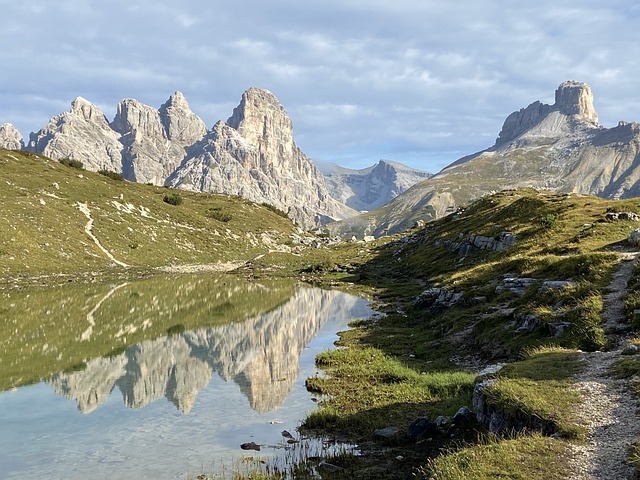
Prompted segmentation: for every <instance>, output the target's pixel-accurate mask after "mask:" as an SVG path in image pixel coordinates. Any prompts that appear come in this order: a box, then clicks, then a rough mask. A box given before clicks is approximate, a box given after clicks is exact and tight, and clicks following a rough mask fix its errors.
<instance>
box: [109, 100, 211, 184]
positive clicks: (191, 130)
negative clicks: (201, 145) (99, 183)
mask: <svg viewBox="0 0 640 480" xmlns="http://www.w3.org/2000/svg"><path fill="white" fill-rule="evenodd" d="M111 126H112V128H113V129H114V130H115V131H116V132H118V133H119V134H120V135H121V137H120V142H121V143H122V144H123V146H124V149H123V151H122V173H123V175H124V177H125V178H128V179H130V180H133V181H136V182H141V183H153V184H156V185H162V184H163V183H164V181H165V180H166V179H167V177H169V175H171V173H173V172H174V171H175V169H176V168H177V167H178V165H179V164H180V163H181V162H182V160H183V159H184V157H185V155H186V151H185V147H186V146H189V145H191V144H193V143H195V142H196V141H198V140H200V139H201V138H202V137H203V136H204V135H205V134H206V131H207V129H206V127H205V125H204V122H203V121H202V120H201V119H200V118H198V117H197V116H196V115H195V114H194V113H193V112H192V111H191V110H190V108H189V104H188V103H187V101H186V100H185V98H184V96H183V95H182V94H181V93H180V92H176V93H175V95H173V96H172V97H171V98H169V100H168V101H167V102H166V103H165V104H164V105H162V107H160V110H156V109H155V108H153V107H150V106H148V105H144V104H142V103H140V102H138V101H137V100H132V99H126V100H123V101H122V102H120V103H119V104H118V110H117V113H116V116H115V118H114V120H113V123H112V125H111Z"/></svg>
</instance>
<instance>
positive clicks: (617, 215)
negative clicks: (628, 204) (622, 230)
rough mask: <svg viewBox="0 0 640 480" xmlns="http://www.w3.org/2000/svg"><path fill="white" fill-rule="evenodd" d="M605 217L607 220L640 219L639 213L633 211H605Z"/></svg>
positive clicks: (633, 220) (632, 220) (634, 220)
mask: <svg viewBox="0 0 640 480" xmlns="http://www.w3.org/2000/svg"><path fill="white" fill-rule="evenodd" d="M605 219H606V220H607V221H609V222H614V221H617V220H626V221H630V222H638V221H640V215H638V214H637V213H634V212H607V214H606V215H605Z"/></svg>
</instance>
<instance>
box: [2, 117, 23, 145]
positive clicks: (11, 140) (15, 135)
mask: <svg viewBox="0 0 640 480" xmlns="http://www.w3.org/2000/svg"><path fill="white" fill-rule="evenodd" d="M0 148H6V149H7V150H22V149H23V148H24V140H23V139H22V134H21V133H20V132H19V131H18V129H17V128H16V127H14V126H13V125H11V124H10V123H5V124H4V125H2V126H0Z"/></svg>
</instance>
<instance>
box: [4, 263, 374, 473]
mask: <svg viewBox="0 0 640 480" xmlns="http://www.w3.org/2000/svg"><path fill="white" fill-rule="evenodd" d="M371 313H372V312H371V310H370V309H369V307H368V304H367V302H366V301H365V300H363V299H361V298H358V297H354V296H352V295H348V294H345V293H341V292H338V291H329V290H321V289H318V288H309V287H304V286H300V285H296V284H293V283H291V282H288V281H272V282H269V281H265V282H247V281H245V280H243V279H240V278H235V277H231V276H204V275H199V276H168V277H154V278H152V279H147V280H143V281H137V282H132V283H122V284H113V285H90V286H66V287H64V288H49V289H33V290H24V291H15V292H14V291H12V292H0V334H1V336H0V388H1V389H2V391H1V392H0V478H3V479H19V478H20V479H21V478H47V479H63V478H64V479H86V478H94V479H96V478H98V479H100V478H105V479H106V478H108V479H118V478H123V479H125V478H127V479H128V478H186V477H187V475H188V474H195V475H197V474H198V473H201V472H202V471H205V472H207V473H214V472H215V471H216V470H219V469H220V468H223V467H222V466H223V465H224V468H225V469H229V468H230V467H232V466H233V465H238V463H239V462H241V460H242V459H243V457H248V456H251V457H256V456H261V457H269V456H274V455H276V456H277V455H279V454H282V452H283V450H285V447H286V446H287V444H286V442H285V440H286V439H285V438H283V436H282V435H281V432H282V431H283V430H285V429H286V430H287V431H289V432H291V433H292V434H293V435H294V436H295V437H297V436H298V434H297V432H296V430H295V429H296V427H297V426H298V425H299V423H300V421H301V420H302V419H303V418H304V417H305V415H306V414H307V413H308V412H310V411H311V410H312V409H313V408H315V405H316V404H315V403H314V399H313V396H312V395H311V394H310V393H309V392H307V391H306V389H305V387H304V381H305V378H307V377H309V376H313V375H315V374H316V373H317V371H316V368H315V366H314V358H315V355H317V354H318V353H319V352H321V351H323V350H326V349H328V348H331V347H332V345H333V342H334V341H335V340H336V338H337V336H336V332H338V331H340V330H343V329H344V328H345V327H346V326H347V324H348V323H349V322H350V321H352V320H354V319H356V318H365V317H367V316H369V315H370V314H371ZM246 442H255V443H256V444H259V445H261V447H262V448H261V451H260V452H259V453H258V452H255V451H249V452H245V451H243V450H241V449H240V445H241V444H242V443H246Z"/></svg>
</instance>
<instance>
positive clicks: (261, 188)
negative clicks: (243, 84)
mask: <svg viewBox="0 0 640 480" xmlns="http://www.w3.org/2000/svg"><path fill="white" fill-rule="evenodd" d="M167 184H169V185H171V186H173V187H178V188H185V189H188V190H197V191H209V192H221V193H227V194H229V195H240V196H242V197H245V198H248V199H250V200H253V201H255V202H258V203H263V202H266V203H269V204H271V205H273V206H275V207H277V208H279V209H280V210H283V211H285V212H287V213H288V215H289V217H290V218H292V219H293V220H294V221H295V222H297V223H299V224H301V225H303V226H306V227H312V226H316V225H320V224H323V223H326V222H327V221H330V220H333V219H341V218H346V217H349V216H352V215H354V214H355V213H356V212H354V211H352V210H351V209H349V208H348V207H345V206H344V205H342V204H340V203H339V202H337V201H336V200H334V199H333V198H332V197H331V196H330V195H329V192H328V190H327V187H326V184H325V181H324V178H323V176H322V174H321V173H320V172H319V171H318V169H317V168H316V167H315V166H314V165H313V163H312V162H311V161H310V160H309V158H307V156H306V155H305V154H304V153H302V151H301V150H300V148H299V147H298V146H297V145H296V143H295V141H294V139H293V126H292V124H291V120H290V118H289V116H288V115H287V113H286V111H285V109H284V107H283V106H282V105H281V104H280V102H278V100H277V99H276V98H275V96H274V95H273V94H272V93H271V92H268V91H266V90H261V89H257V88H250V89H249V90H247V91H246V92H245V93H244V94H243V96H242V100H241V102H240V105H238V106H237V107H236V108H235V109H234V111H233V115H232V116H231V117H230V118H229V119H228V120H227V122H226V123H223V122H218V123H216V124H215V125H214V127H213V129H212V130H211V131H210V132H209V133H208V134H207V136H206V137H205V138H204V139H203V140H202V141H201V142H199V143H197V144H195V145H194V146H193V147H192V148H191V149H190V150H189V154H188V155H187V157H186V158H185V160H184V161H183V162H182V164H181V165H180V167H179V168H178V169H177V170H176V171H175V172H174V173H173V174H172V175H171V176H170V177H169V179H168V180H167Z"/></svg>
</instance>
